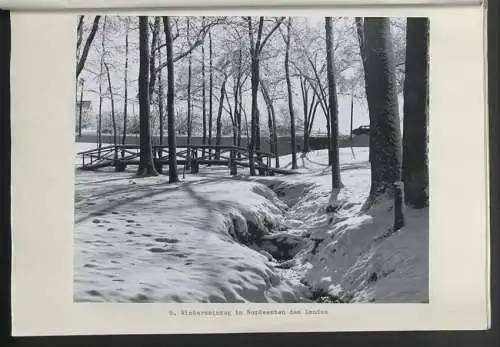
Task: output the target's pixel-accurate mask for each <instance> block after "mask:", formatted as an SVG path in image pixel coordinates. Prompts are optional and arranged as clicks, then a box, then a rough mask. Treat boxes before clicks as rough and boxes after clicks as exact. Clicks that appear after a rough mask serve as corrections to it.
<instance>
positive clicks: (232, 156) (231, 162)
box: [229, 149, 238, 176]
mask: <svg viewBox="0 0 500 347" xmlns="http://www.w3.org/2000/svg"><path fill="white" fill-rule="evenodd" d="M229 170H230V175H231V176H234V175H237V174H238V168H237V166H236V152H235V150H234V149H231V154H230V155H229Z"/></svg>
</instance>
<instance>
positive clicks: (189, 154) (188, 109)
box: [187, 17, 193, 169]
mask: <svg viewBox="0 0 500 347" xmlns="http://www.w3.org/2000/svg"><path fill="white" fill-rule="evenodd" d="M190 29H191V21H190V20H189V17H188V18H187V37H188V43H189V35H190ZM191 78H192V54H191V52H189V54H188V83H187V145H188V146H190V145H191V134H192V129H193V128H192V119H191V117H192V115H191V110H192V106H191ZM187 157H188V158H187V168H188V169H189V167H190V161H191V152H190V150H189V149H188V154H187Z"/></svg>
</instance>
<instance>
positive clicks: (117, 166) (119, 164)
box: [114, 159, 127, 172]
mask: <svg viewBox="0 0 500 347" xmlns="http://www.w3.org/2000/svg"><path fill="white" fill-rule="evenodd" d="M114 166H115V172H123V171H125V169H126V168H127V164H125V163H123V162H122V161H120V160H118V159H115V162H114Z"/></svg>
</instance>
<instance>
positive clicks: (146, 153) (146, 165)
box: [137, 16, 158, 177]
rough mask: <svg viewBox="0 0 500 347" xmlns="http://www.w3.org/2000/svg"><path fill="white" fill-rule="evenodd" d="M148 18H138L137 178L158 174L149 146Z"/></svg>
mask: <svg viewBox="0 0 500 347" xmlns="http://www.w3.org/2000/svg"><path fill="white" fill-rule="evenodd" d="M148 30H149V29H148V17H146V16H140V17H139V79H138V81H139V128H140V129H139V132H140V134H139V135H140V151H141V153H140V159H139V168H138V170H137V176H138V177H147V176H156V175H158V172H157V171H156V169H155V166H154V163H153V147H152V144H151V125H150V113H149V112H150V110H149V48H148V44H149V42H148V36H149V35H148Z"/></svg>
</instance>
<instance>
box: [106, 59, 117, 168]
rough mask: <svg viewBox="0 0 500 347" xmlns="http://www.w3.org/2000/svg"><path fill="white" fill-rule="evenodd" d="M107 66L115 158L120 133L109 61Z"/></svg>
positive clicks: (115, 156)
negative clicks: (117, 125)
mask: <svg viewBox="0 0 500 347" xmlns="http://www.w3.org/2000/svg"><path fill="white" fill-rule="evenodd" d="M104 66H105V68H106V76H107V78H108V89H109V97H110V99H111V123H112V124H113V145H114V146H115V150H114V158H115V159H118V148H117V147H116V145H117V144H118V133H117V129H116V114H115V98H114V95H113V83H112V82H111V74H110V73H109V66H108V63H106V62H105V63H104Z"/></svg>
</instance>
